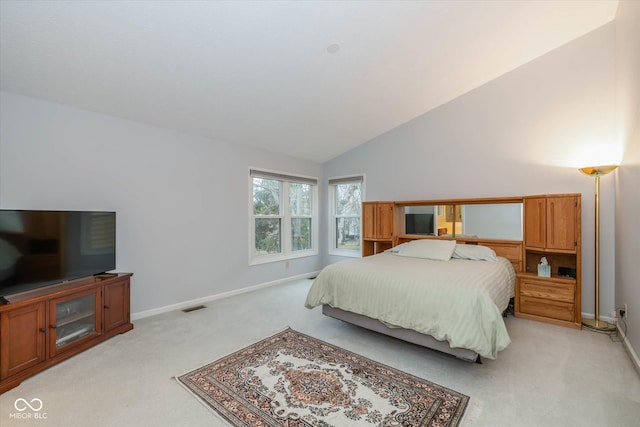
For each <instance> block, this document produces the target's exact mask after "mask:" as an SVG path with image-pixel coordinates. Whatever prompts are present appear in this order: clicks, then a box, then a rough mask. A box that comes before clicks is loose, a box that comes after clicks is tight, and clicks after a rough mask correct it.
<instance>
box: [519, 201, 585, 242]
mask: <svg viewBox="0 0 640 427" xmlns="http://www.w3.org/2000/svg"><path fill="white" fill-rule="evenodd" d="M577 208H578V197H577V196H557V197H556V196H553V197H527V198H525V199H524V218H525V219H524V224H525V232H524V234H525V246H527V247H528V248H531V249H541V250H552V251H561V252H575V250H576V246H577V245H578V239H577V236H576V226H577V224H578V220H579V218H578V217H577Z"/></svg>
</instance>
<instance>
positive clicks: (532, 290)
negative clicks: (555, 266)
mask: <svg viewBox="0 0 640 427" xmlns="http://www.w3.org/2000/svg"><path fill="white" fill-rule="evenodd" d="M574 295H575V285H574V284H571V283H555V282H547V281H543V280H532V279H522V280H521V281H520V296H521V297H524V296H529V297H535V298H540V299H547V300H554V301H563V302H568V303H571V304H573V303H574Z"/></svg>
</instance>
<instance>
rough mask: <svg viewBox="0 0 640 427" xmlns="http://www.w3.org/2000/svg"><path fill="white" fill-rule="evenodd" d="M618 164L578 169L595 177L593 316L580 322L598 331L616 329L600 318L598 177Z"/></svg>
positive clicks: (612, 169)
mask: <svg viewBox="0 0 640 427" xmlns="http://www.w3.org/2000/svg"><path fill="white" fill-rule="evenodd" d="M617 167H618V166H616V165H609V166H590V167H586V168H582V169H580V172H582V173H584V174H586V175H589V176H592V177H595V180H596V194H595V262H594V265H595V267H594V276H595V277H594V279H595V280H594V282H595V286H594V291H595V318H594V319H593V320H592V319H583V321H582V324H583V325H584V326H585V327H587V328H589V329H593V330H596V331H600V332H612V331H614V330H615V329H616V327H615V325H612V324H611V323H608V322H605V321H602V320H600V177H601V176H603V175H606V174H608V173H609V172H612V171H614V170H615V169H616V168H617Z"/></svg>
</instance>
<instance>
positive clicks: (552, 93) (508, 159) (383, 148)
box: [324, 24, 621, 314]
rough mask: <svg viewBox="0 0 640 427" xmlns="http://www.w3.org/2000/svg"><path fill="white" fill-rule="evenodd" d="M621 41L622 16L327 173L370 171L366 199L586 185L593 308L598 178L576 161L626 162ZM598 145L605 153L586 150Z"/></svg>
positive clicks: (586, 272) (606, 267)
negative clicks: (620, 110) (621, 140)
mask: <svg viewBox="0 0 640 427" xmlns="http://www.w3.org/2000/svg"><path fill="white" fill-rule="evenodd" d="M614 40H615V31H614V25H613V24H609V25H606V26H604V27H601V28H600V29H598V30H596V31H593V32H591V33H589V34H587V35H585V36H583V37H581V38H579V39H577V40H575V41H573V42H571V43H569V44H567V45H565V46H563V47H560V48H558V49H556V50H554V51H552V52H550V53H548V54H546V55H544V56H542V57H540V58H538V59H536V60H534V61H532V62H530V63H528V64H525V65H524V66H522V67H520V68H518V69H516V70H514V71H512V72H510V73H508V74H505V75H504V76H501V77H500V78H497V79H495V80H493V81H491V82H489V83H487V84H485V85H484V86H482V87H480V88H478V89H476V90H474V91H472V92H469V93H467V94H465V95H463V96H461V97H459V98H457V99H455V100H453V101H451V102H449V103H448V104H446V105H443V106H441V107H439V108H437V109H434V110H432V111H430V112H428V113H426V114H424V115H422V116H420V117H418V118H416V119H414V120H412V121H410V122H408V123H406V124H404V125H402V126H400V127H398V128H396V129H394V130H392V131H390V132H388V133H386V134H384V135H381V136H379V137H377V138H375V139H373V140H372V141H370V142H369V143H367V144H364V145H362V146H360V147H357V148H355V149H354V150H351V151H349V152H347V153H345V154H344V155H342V156H339V157H337V158H335V159H333V160H331V161H329V162H327V163H325V165H324V173H325V175H326V176H339V175H348V174H351V173H354V172H365V173H366V176H367V193H366V198H367V199H368V200H416V199H442V198H465V197H493V196H517V195H529V194H546V193H582V196H583V197H582V237H583V287H582V295H583V298H582V304H583V312H586V313H593V312H594V306H593V304H594V291H593V283H594V272H593V265H594V245H593V242H594V198H593V194H594V193H593V191H594V190H593V188H594V181H593V180H592V179H591V178H589V177H587V176H585V175H583V174H581V173H580V172H578V170H577V168H578V167H579V166H588V165H594V164H595V165H598V164H603V163H604V164H607V163H610V162H617V161H619V157H620V154H619V153H620V151H621V150H620V149H619V147H617V146H615V145H614V144H612V142H611V141H612V137H613V136H614V128H615V118H614V104H615V102H614ZM496 54H499V53H496ZM598 148H605V152H604V153H597V154H598V155H599V157H597V158H593V157H592V158H587V157H586V155H588V154H591V153H592V152H593V151H596V149H598ZM616 153H618V154H617V156H618V159H606V156H607V155H608V154H614V155H616ZM609 178H611V177H605V178H603V179H602V183H601V191H602V193H601V194H602V210H601V215H602V223H603V225H602V263H601V272H602V276H601V277H602V288H601V298H602V301H601V302H602V313H603V314H609V313H610V312H611V310H612V309H613V307H614V238H613V234H614V233H613V232H614V186H613V182H614V181H613V179H609ZM339 259H340V258H338V257H329V258H328V260H327V261H328V262H333V261H337V260H339Z"/></svg>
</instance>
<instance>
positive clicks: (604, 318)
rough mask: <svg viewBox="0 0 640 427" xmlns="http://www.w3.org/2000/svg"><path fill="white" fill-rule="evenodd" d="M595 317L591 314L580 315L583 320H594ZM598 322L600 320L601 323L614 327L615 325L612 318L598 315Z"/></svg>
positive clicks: (614, 320)
mask: <svg viewBox="0 0 640 427" xmlns="http://www.w3.org/2000/svg"><path fill="white" fill-rule="evenodd" d="M595 317H596V316H594V315H593V313H582V318H583V319H594V318H595ZM600 320H602V321H603V322H608V323H611V324H614V325H615V324H616V319H614V318H613V317H609V316H603V315H600Z"/></svg>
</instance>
